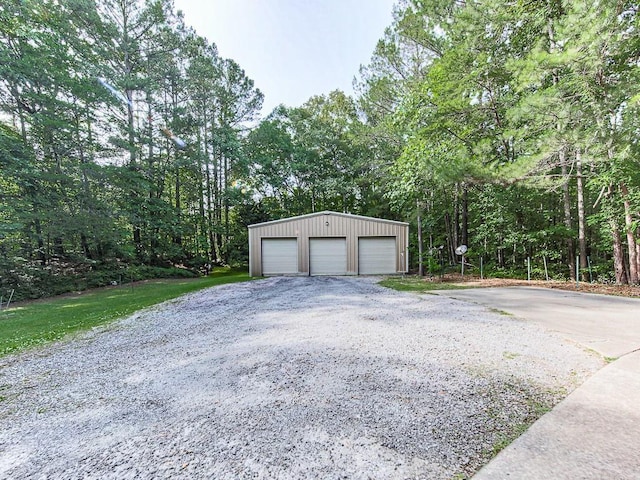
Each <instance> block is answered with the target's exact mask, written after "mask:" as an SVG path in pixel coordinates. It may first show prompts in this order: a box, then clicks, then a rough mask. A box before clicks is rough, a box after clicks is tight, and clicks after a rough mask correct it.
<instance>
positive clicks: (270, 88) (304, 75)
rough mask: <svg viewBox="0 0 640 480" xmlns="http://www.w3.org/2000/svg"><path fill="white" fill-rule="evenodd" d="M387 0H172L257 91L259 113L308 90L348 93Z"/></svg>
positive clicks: (385, 19) (378, 34) (299, 99)
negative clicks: (261, 97) (261, 100)
mask: <svg viewBox="0 0 640 480" xmlns="http://www.w3.org/2000/svg"><path fill="white" fill-rule="evenodd" d="M394 3H395V0H175V8H176V10H182V11H183V13H184V16H185V23H186V24H187V25H190V26H192V27H193V28H194V29H195V30H196V32H197V33H198V34H199V35H200V36H202V37H206V38H207V39H208V40H209V42H213V43H215V44H216V45H217V47H218V53H219V55H220V56H221V57H224V58H232V59H233V60H235V61H236V62H237V63H238V64H239V65H240V67H241V68H243V69H244V70H245V72H246V74H247V76H248V77H249V78H251V79H252V80H254V82H255V86H256V87H257V88H259V89H260V90H261V91H262V93H263V94H264V96H265V99H264V105H263V108H262V114H263V115H267V114H268V113H269V112H271V110H273V108H275V107H276V106H277V105H279V104H281V103H282V104H285V105H287V106H291V107H296V106H299V105H302V104H303V103H304V102H305V101H307V100H308V99H309V98H310V97H311V96H313V95H321V94H327V93H329V92H331V91H332V90H336V89H340V90H343V91H345V92H346V93H348V94H352V93H353V88H352V82H353V78H354V77H355V76H356V75H357V74H358V69H359V68H360V65H361V64H365V65H366V64H368V63H369V60H370V59H371V55H372V54H373V51H374V49H375V46H376V43H377V41H378V40H379V39H380V38H382V36H383V34H384V30H385V28H386V27H388V26H389V25H390V24H391V21H392V9H393V5H394Z"/></svg>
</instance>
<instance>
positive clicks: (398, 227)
mask: <svg viewBox="0 0 640 480" xmlns="http://www.w3.org/2000/svg"><path fill="white" fill-rule="evenodd" d="M327 222H328V225H327ZM408 233H409V226H408V225H406V224H402V223H399V222H394V223H392V222H388V221H385V220H382V219H369V218H363V217H357V216H349V215H346V214H336V213H331V214H328V215H326V214H324V213H320V214H315V215H309V216H303V217H293V218H291V219H290V220H289V219H285V220H283V221H278V222H269V223H266V224H262V225H256V226H252V227H251V228H249V250H250V259H249V272H250V274H251V275H254V276H260V275H262V271H261V268H262V267H261V265H262V259H261V256H260V252H261V239H262V238H279V237H289V238H291V237H296V238H298V273H299V274H301V275H308V274H309V238H311V237H345V238H346V239H347V273H348V274H352V275H357V273H358V238H359V237H374V236H381V237H389V236H393V237H396V239H397V242H396V245H397V249H396V266H397V268H396V270H397V272H404V271H406V261H407V260H406V253H407V252H406V248H407V245H408Z"/></svg>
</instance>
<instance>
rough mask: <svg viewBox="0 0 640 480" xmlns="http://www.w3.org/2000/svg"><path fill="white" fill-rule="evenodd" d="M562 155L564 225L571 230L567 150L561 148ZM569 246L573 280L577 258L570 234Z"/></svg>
mask: <svg viewBox="0 0 640 480" xmlns="http://www.w3.org/2000/svg"><path fill="white" fill-rule="evenodd" d="M558 155H559V156H560V164H561V169H562V170H561V171H562V178H563V182H562V200H563V205H564V226H565V227H566V228H567V230H569V231H570V230H571V228H572V227H571V223H572V222H571V197H570V195H569V174H568V172H567V164H566V162H565V160H566V158H565V152H564V149H563V150H561V151H560V152H559V154H558ZM565 243H566V246H567V255H568V256H569V259H568V264H569V277H570V278H571V280H575V279H576V266H575V263H574V260H575V251H574V248H573V240H572V239H571V236H570V235H568V236H567V238H566V240H565Z"/></svg>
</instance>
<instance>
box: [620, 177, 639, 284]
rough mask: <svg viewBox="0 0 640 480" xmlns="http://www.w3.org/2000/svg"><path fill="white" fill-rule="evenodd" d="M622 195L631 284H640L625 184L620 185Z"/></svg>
mask: <svg viewBox="0 0 640 480" xmlns="http://www.w3.org/2000/svg"><path fill="white" fill-rule="evenodd" d="M620 193H622V201H623V204H624V223H625V231H626V233H627V248H628V250H629V283H630V284H632V285H636V284H637V283H638V251H637V245H636V238H635V235H634V234H633V217H632V215H631V204H630V203H629V190H628V189H627V186H626V185H625V184H624V183H621V184H620Z"/></svg>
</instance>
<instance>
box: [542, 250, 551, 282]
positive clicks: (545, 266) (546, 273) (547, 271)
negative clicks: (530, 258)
mask: <svg viewBox="0 0 640 480" xmlns="http://www.w3.org/2000/svg"><path fill="white" fill-rule="evenodd" d="M542 261H543V262H544V276H545V278H546V279H547V282H548V281H549V270H547V257H546V256H543V257H542Z"/></svg>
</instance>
